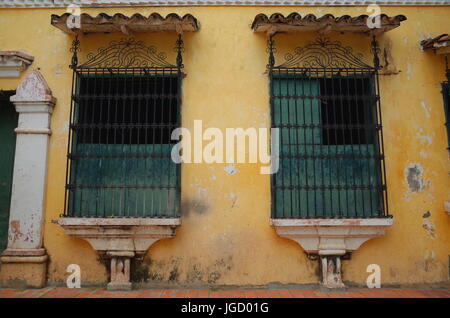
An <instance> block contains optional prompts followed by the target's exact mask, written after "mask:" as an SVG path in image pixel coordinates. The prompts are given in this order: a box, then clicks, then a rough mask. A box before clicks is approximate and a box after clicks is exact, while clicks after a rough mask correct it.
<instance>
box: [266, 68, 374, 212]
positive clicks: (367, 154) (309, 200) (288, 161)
mask: <svg viewBox="0 0 450 318" xmlns="http://www.w3.org/2000/svg"><path fill="white" fill-rule="evenodd" d="M367 83H369V81H367ZM323 86H324V85H323V80H322V79H318V78H315V79H313V78H308V77H304V78H299V77H292V76H282V77H281V76H280V77H278V76H277V77H273V78H272V81H271V91H272V112H273V113H272V116H273V118H272V125H273V127H278V128H280V169H279V171H278V173H276V174H275V175H274V176H273V177H272V187H273V188H272V215H273V216H274V217H275V218H305V217H313V218H314V217H315V218H327V217H373V216H377V215H379V213H380V206H379V205H380V200H379V194H378V190H377V187H378V186H379V185H380V182H381V180H380V170H379V165H378V162H377V160H376V156H375V154H374V153H375V152H376V146H375V145H374V144H373V142H374V140H375V138H373V136H372V137H371V136H369V137H368V138H367V140H366V141H364V143H359V144H358V143H354V144H350V143H349V144H346V143H345V142H344V143H337V144H333V143H332V142H331V143H330V142H327V141H326V140H325V137H327V136H325V135H327V134H328V139H331V138H329V135H330V134H331V133H333V132H331V133H330V131H332V130H331V129H330V128H328V127H332V125H329V123H326V120H325V118H324V117H325V116H324V109H323V108H324V107H326V100H325V99H326V98H327V97H326V95H327V93H324V92H323V90H324V87H323ZM367 89H368V90H371V88H367ZM334 94H336V95H337V94H338V92H334ZM366 94H367V92H366ZM343 95H344V94H343ZM328 98H330V97H329V96H328ZM324 100H325V102H324ZM324 105H325V106H324ZM359 107H360V108H362V107H364V108H367V110H368V111H367V112H366V114H368V116H367V118H366V119H364V124H370V123H371V124H373V121H374V116H373V115H370V112H371V111H372V109H373V110H374V109H375V108H374V107H371V106H370V105H362V104H361V105H359ZM344 109H345V108H344ZM349 116H350V115H349ZM351 125H352V124H351V123H347V126H351ZM359 125H361V123H358V124H354V126H355V127H358V126H359ZM354 129H357V128H354Z"/></svg>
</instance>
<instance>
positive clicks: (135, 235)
mask: <svg viewBox="0 0 450 318" xmlns="http://www.w3.org/2000/svg"><path fill="white" fill-rule="evenodd" d="M56 223H57V224H59V225H60V226H61V227H62V228H63V229H64V232H65V233H66V234H67V235H70V236H73V237H77V238H81V239H83V240H86V241H87V242H89V244H90V245H91V246H92V248H94V249H95V250H96V251H98V252H99V253H101V254H102V255H103V256H105V257H107V258H110V259H111V280H110V282H109V283H108V286H107V288H108V290H129V289H131V282H130V260H131V258H138V259H142V258H143V256H144V254H145V252H146V251H147V250H148V249H149V248H150V246H151V245H152V244H153V243H155V242H156V241H158V240H160V239H164V238H172V237H174V236H175V230H176V227H177V226H179V225H180V224H181V220H180V219H179V218H173V219H148V218H133V219H131V218H71V217H62V218H59V219H58V220H57V221H56Z"/></svg>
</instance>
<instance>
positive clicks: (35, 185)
mask: <svg viewBox="0 0 450 318" xmlns="http://www.w3.org/2000/svg"><path fill="white" fill-rule="evenodd" d="M55 101H56V100H55V98H54V97H53V96H52V92H51V90H50V88H49V87H48V85H47V83H46V82H45V80H44V78H43V77H42V75H41V73H39V72H38V71H36V70H33V71H32V72H31V73H30V74H29V75H28V76H27V77H26V78H25V79H24V80H23V81H22V82H21V83H20V84H19V86H18V88H17V90H16V95H14V96H12V97H11V102H13V103H14V105H15V107H16V111H17V112H18V113H19V124H18V127H17V128H16V130H15V131H16V133H17V140H16V152H15V159H14V175H13V184H12V194H11V208H10V217H9V231H8V246H7V249H6V250H5V251H4V252H3V254H2V255H3V256H15V257H17V256H43V255H46V253H45V249H43V247H42V236H43V225H44V196H45V187H46V171H47V152H48V140H49V136H50V134H51V131H50V118H51V114H52V111H53V107H54V105H55Z"/></svg>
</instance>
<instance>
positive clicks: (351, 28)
mask: <svg viewBox="0 0 450 318" xmlns="http://www.w3.org/2000/svg"><path fill="white" fill-rule="evenodd" d="M369 19H371V20H370V21H369ZM379 19H380V20H379V21H380V27H378V28H371V27H369V25H370V22H372V21H374V20H372V18H371V17H369V16H368V15H360V16H357V17H351V16H349V15H343V16H340V17H335V16H334V15H332V14H325V15H324V16H322V17H316V16H315V15H314V14H308V15H305V16H304V17H302V16H301V15H300V14H299V13H296V12H293V13H291V14H289V15H288V16H284V15H283V14H281V13H274V14H272V15H270V16H267V15H265V14H263V13H260V14H258V15H257V16H256V17H255V19H254V20H253V23H252V25H251V28H252V30H253V31H254V32H264V33H267V34H268V35H271V34H275V33H294V32H319V33H322V34H327V33H330V32H339V33H361V34H367V35H378V34H381V33H384V32H388V31H390V30H392V29H395V28H397V27H399V26H400V23H401V22H402V21H405V20H406V19H407V18H406V17H405V16H404V15H397V16H392V17H391V16H387V15H386V14H381V15H380V16H379ZM368 22H369V23H368Z"/></svg>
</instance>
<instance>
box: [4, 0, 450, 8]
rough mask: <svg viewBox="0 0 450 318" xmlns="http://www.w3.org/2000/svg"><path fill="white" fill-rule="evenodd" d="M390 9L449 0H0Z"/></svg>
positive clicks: (16, 2)
mask: <svg viewBox="0 0 450 318" xmlns="http://www.w3.org/2000/svg"><path fill="white" fill-rule="evenodd" d="M369 4H378V5H392V6H427V5H428V6H429V5H450V0H434V1H432V0H428V1H424V0H152V1H148V0H128V1H124V0H73V1H68V0H0V8H58V7H67V6H69V5H77V6H80V7H131V6H149V7H152V6H154V7H158V6H363V5H369Z"/></svg>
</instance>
